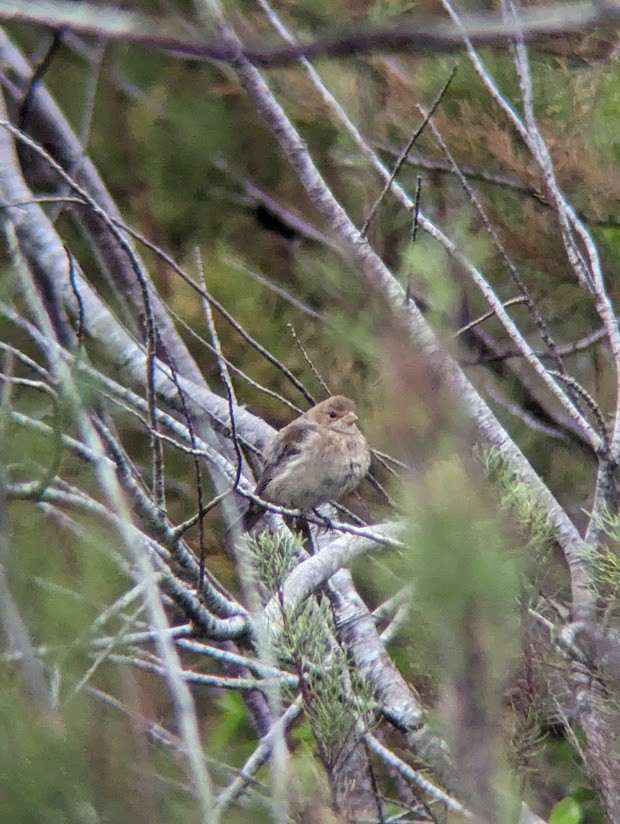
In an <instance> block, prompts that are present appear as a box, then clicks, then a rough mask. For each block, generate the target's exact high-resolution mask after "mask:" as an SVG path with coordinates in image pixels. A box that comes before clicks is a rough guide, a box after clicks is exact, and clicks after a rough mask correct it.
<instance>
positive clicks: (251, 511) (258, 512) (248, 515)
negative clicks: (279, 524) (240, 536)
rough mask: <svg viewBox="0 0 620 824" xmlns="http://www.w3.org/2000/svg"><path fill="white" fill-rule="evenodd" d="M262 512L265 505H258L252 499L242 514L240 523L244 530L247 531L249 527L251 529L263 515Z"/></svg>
mask: <svg viewBox="0 0 620 824" xmlns="http://www.w3.org/2000/svg"><path fill="white" fill-rule="evenodd" d="M264 512H265V507H263V506H259V505H258V504H256V503H254V501H252V502H251V503H250V505H249V507H248V508H247V509H246V511H245V513H244V515H243V520H242V524H243V529H244V531H245V532H249V531H250V530H251V529H253V528H254V527H255V526H256V524H257V523H258V522H259V521H260V519H261V518H262V517H263V514H264Z"/></svg>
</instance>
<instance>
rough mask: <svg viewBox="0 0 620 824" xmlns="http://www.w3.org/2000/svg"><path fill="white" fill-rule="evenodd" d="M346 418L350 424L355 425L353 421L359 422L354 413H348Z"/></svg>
mask: <svg viewBox="0 0 620 824" xmlns="http://www.w3.org/2000/svg"><path fill="white" fill-rule="evenodd" d="M347 418H348V419H349V420H350V421H351V423H355V421H357V420H359V419H358V417H357V415H356V414H355V412H349V414H348V415H347Z"/></svg>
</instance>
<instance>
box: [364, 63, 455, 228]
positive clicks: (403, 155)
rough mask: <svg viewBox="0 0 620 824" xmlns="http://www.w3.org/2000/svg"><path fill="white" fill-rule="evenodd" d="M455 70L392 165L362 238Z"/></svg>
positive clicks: (452, 77)
mask: <svg viewBox="0 0 620 824" xmlns="http://www.w3.org/2000/svg"><path fill="white" fill-rule="evenodd" d="M457 69H458V64H455V65H454V66H453V67H452V70H451V72H450V74H449V75H448V79H447V80H446V82H445V83H444V85H443V87H442V89H441V90H440V92H439V94H438V95H437V97H436V98H435V100H434V101H433V104H432V106H431V108H430V109H429V112H428V114H427V115H425V116H424V119H423V120H422V122H421V123H420V125H419V126H418V128H417V129H416V130H415V132H414V133H413V135H412V136H411V138H410V140H409V142H408V143H407V145H406V146H405V148H404V149H403V151H402V152H401V154H400V157H399V158H398V160H397V161H396V163H395V164H394V169H393V170H392V174H391V175H390V177H389V179H388V180H387V181H386V183H385V185H384V187H383V189H382V191H381V194H380V195H379V197H378V198H377V199H376V201H375V202H374V204H373V206H372V208H371V210H370V212H369V213H368V217H367V218H366V220H365V221H364V225H363V226H362V228H361V229H360V235H361V236H362V237H366V235H367V233H368V227H369V226H370V223H371V221H372V219H373V217H374V216H375V213H376V211H377V209H378V208H379V206H380V205H381V201H382V200H383V198H384V197H385V196H386V194H387V193H388V192H389V190H390V188H391V186H392V183H393V182H394V180H395V179H396V175H397V174H398V173H399V172H400V170H401V169H402V167H403V164H404V163H405V161H406V160H407V155H408V154H409V152H410V151H411V149H412V148H413V144H414V143H415V142H416V140H417V139H418V138H419V137H420V135H421V134H422V132H423V131H424V129H425V128H426V125H427V123H428V122H429V120H430V119H431V117H432V116H433V115H434V114H435V112H436V111H437V107H438V106H439V104H440V103H441V101H442V100H443V98H444V96H445V94H446V92H447V91H448V89H449V88H450V83H452V80H453V79H454V75H455V74H456V70H457Z"/></svg>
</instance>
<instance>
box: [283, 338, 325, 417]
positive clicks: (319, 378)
mask: <svg viewBox="0 0 620 824" xmlns="http://www.w3.org/2000/svg"><path fill="white" fill-rule="evenodd" d="M286 325H287V326H288V328H289V329H290V332H291V335H292V336H293V340H294V341H295V343H296V344H297V348H298V349H299V351H300V352H301V354H302V355H303V356H304V360H305V361H306V363H307V364H308V366H309V367H310V369H311V370H312V374H313V375H314V377H315V378H316V379H317V381H318V382H319V383H320V384H321V388H322V389H323V391H324V392H325V395H326V396H327V397H328V398H329V397H330V395H331V394H332V393H331V391H330V388H329V386H328V385H327V384H326V383H325V381H324V380H323V378H322V376H321V374H320V373H319V371H318V369H317V368H316V366H315V365H314V363H313V362H312V358H311V357H310V355H309V354H308V353H307V352H306V350H305V348H304V346H303V344H302V342H301V341H300V340H299V338H298V337H297V332H296V331H295V327H294V326H293V324H292V323H287V324H286ZM314 403H316V400H315V401H314Z"/></svg>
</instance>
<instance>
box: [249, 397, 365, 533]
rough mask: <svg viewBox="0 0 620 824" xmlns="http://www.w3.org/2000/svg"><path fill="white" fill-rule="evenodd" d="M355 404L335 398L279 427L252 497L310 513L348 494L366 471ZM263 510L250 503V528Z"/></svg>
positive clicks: (341, 398)
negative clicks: (256, 496) (307, 510)
mask: <svg viewBox="0 0 620 824" xmlns="http://www.w3.org/2000/svg"><path fill="white" fill-rule="evenodd" d="M356 421H357V415H356V414H355V404H354V403H353V401H351V400H349V399H348V398H345V397H343V396H342V395H335V396H334V397H332V398H328V399H327V400H326V401H322V402H321V403H319V404H317V405H316V406H313V407H312V409H309V410H308V411H307V412H304V414H303V415H300V417H299V418H297V419H296V420H294V421H293V422H292V423H289V424H288V426H285V427H284V428H283V429H281V430H280V431H279V432H278V434H277V435H276V436H275V438H274V439H273V440H272V441H271V443H270V444H269V446H268V447H267V449H266V451H265V466H264V468H263V471H262V473H261V476H260V478H259V479H258V483H257V484H256V490H255V493H256V495H258V496H259V497H260V498H263V499H264V500H266V501H271V502H273V503H276V504H280V505H281V506H286V507H290V508H294V509H314V508H315V507H317V506H320V505H321V504H324V503H327V502H328V501H331V500H334V499H338V498H341V497H342V496H343V495H346V494H347V493H348V492H351V491H352V490H353V489H355V487H356V486H357V485H358V484H359V482H360V481H361V480H362V478H363V477H364V476H365V475H366V473H367V472H368V467H369V466H370V450H369V448H368V443H367V441H366V438H365V437H364V436H363V435H362V433H361V432H360V431H359V429H358V428H357V426H356V423H355V422H356ZM263 512H264V508H263V507H261V506H260V505H258V504H255V503H251V504H250V506H249V508H248V510H247V512H246V513H245V516H244V519H243V524H244V527H245V529H248V530H249V529H251V528H252V527H253V526H254V525H255V524H256V523H257V521H258V520H259V519H260V518H261V516H262V514H263Z"/></svg>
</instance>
